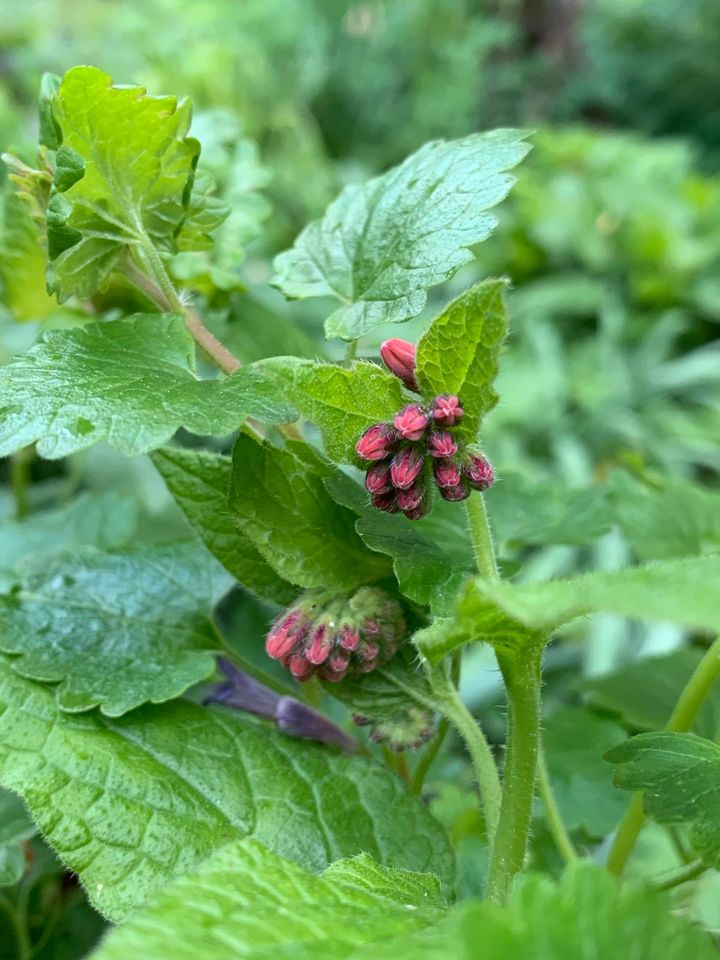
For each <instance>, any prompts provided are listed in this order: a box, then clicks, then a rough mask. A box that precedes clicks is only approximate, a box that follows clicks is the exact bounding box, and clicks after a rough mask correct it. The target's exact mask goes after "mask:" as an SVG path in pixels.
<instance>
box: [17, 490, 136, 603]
mask: <svg viewBox="0 0 720 960" xmlns="http://www.w3.org/2000/svg"><path fill="white" fill-rule="evenodd" d="M137 520H138V508H137V503H136V502H135V500H131V499H130V498H129V497H122V496H118V495H117V494H115V493H111V492H108V493H83V494H80V496H78V497H76V498H75V499H74V500H73V501H72V502H71V503H69V504H68V505H67V506H64V507H58V508H57V509H55V510H42V511H38V512H37V513H33V514H31V515H30V516H29V517H26V518H25V519H24V520H6V521H4V522H3V523H2V524H0V538H2V554H1V555H0V590H6V589H7V588H9V587H10V585H11V584H12V583H13V582H14V581H15V580H17V579H18V573H19V570H20V569H21V566H22V564H23V563H24V562H25V561H26V559H27V558H28V557H32V558H35V557H50V556H52V555H53V554H56V553H60V552H61V551H63V550H65V549H67V548H68V547H79V546H90V547H99V548H100V549H101V550H113V549H115V548H117V547H122V546H124V545H125V544H126V543H128V542H129V541H130V540H131V538H132V536H133V534H134V533H135V528H136V526H137Z"/></svg>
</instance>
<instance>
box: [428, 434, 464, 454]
mask: <svg viewBox="0 0 720 960" xmlns="http://www.w3.org/2000/svg"><path fill="white" fill-rule="evenodd" d="M457 448H458V445H457V441H456V440H455V438H454V437H453V436H452V434H450V433H448V432H447V430H433V431H432V432H431V434H430V437H429V438H428V445H427V450H428V453H429V454H430V456H431V457H437V458H438V459H447V458H448V457H452V456H454V455H455V454H456V453H457Z"/></svg>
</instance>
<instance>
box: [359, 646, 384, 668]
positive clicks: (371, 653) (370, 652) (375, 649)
mask: <svg viewBox="0 0 720 960" xmlns="http://www.w3.org/2000/svg"><path fill="white" fill-rule="evenodd" d="M358 652H359V654H360V656H361V657H362V658H363V660H365V661H366V662H367V663H370V661H371V660H377V658H378V654H379V653H380V647H379V646H378V645H377V644H376V643H371V642H370V643H366V644H364V645H363V646H362V647H361V648H360V650H359V651H358Z"/></svg>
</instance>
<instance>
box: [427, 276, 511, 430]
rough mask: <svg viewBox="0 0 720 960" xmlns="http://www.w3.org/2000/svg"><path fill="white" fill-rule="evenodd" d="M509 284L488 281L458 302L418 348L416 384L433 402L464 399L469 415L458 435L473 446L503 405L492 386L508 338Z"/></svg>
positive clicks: (446, 311)
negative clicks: (450, 396) (481, 429)
mask: <svg viewBox="0 0 720 960" xmlns="http://www.w3.org/2000/svg"><path fill="white" fill-rule="evenodd" d="M506 289H507V281H506V280H484V281H483V282H482V283H478V284H476V285H475V286H474V287H470V289H469V290H466V291H465V293H461V294H460V296H459V297H457V298H456V299H455V300H453V302H452V303H450V304H449V305H448V306H447V307H446V308H445V309H444V310H443V312H442V313H441V314H440V315H439V316H437V317H436V318H435V319H434V320H433V322H432V323H431V325H430V327H429V329H428V330H427V332H426V333H425V334H423V336H422V337H421V338H420V342H419V343H418V348H417V370H416V376H417V381H418V384H419V386H420V388H421V389H422V392H423V394H424V396H425V397H426V398H428V399H430V398H432V397H435V396H437V395H438V394H440V393H454V394H457V396H459V397H460V399H461V401H462V404H463V409H464V411H465V415H464V417H463V418H462V420H461V421H460V423H459V424H458V425H457V429H456V432H458V431H459V432H460V433H462V434H463V435H464V436H466V437H467V438H468V439H470V440H474V439H475V437H476V436H477V432H478V428H479V426H480V422H481V421H482V419H483V417H484V416H485V415H486V414H487V413H489V412H490V410H492V408H493V407H494V406H495V404H496V403H497V402H498V395H497V393H496V391H495V388H494V386H493V383H494V381H495V377H496V376H497V373H498V365H499V356H500V349H501V347H502V344H503V341H504V340H505V337H506V336H507V331H508V320H507V309H506V307H505V299H504V294H505V290H506Z"/></svg>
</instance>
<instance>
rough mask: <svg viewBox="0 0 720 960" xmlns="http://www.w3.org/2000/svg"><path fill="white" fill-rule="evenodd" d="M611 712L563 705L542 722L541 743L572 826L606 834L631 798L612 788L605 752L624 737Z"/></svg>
mask: <svg viewBox="0 0 720 960" xmlns="http://www.w3.org/2000/svg"><path fill="white" fill-rule="evenodd" d="M623 732H624V731H623V729H622V727H621V726H620V725H619V724H618V723H617V722H615V721H614V720H610V719H608V718H607V717H601V716H597V714H593V713H590V711H589V710H582V709H580V708H578V707H563V708H561V709H560V710H556V711H555V712H554V713H551V714H550V716H549V717H547V718H546V720H545V721H544V723H543V746H544V748H545V756H546V759H547V766H548V770H549V771H550V778H551V780H552V785H553V790H554V792H555V799H556V800H557V804H558V807H559V808H560V814H561V816H562V819H563V821H564V823H565V825H566V826H567V828H568V829H569V830H577V829H580V828H581V829H583V830H584V831H585V832H586V833H587V834H589V835H590V836H591V837H604V836H605V835H606V834H607V833H610V831H611V830H613V829H614V827H615V826H616V825H617V823H618V821H619V820H620V818H621V817H622V814H623V811H624V810H625V808H626V806H627V798H626V797H625V796H624V794H622V793H621V792H620V791H619V790H618V789H616V788H615V787H613V784H612V777H611V774H610V769H609V768H608V765H607V763H606V762H605V761H604V760H603V757H602V754H603V753H604V751H605V750H608V749H609V748H610V747H611V746H614V745H615V744H616V743H617V742H618V741H619V740H621V739H622V737H623Z"/></svg>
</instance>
